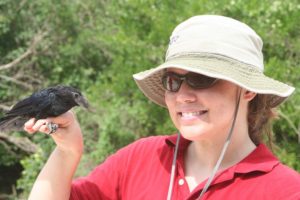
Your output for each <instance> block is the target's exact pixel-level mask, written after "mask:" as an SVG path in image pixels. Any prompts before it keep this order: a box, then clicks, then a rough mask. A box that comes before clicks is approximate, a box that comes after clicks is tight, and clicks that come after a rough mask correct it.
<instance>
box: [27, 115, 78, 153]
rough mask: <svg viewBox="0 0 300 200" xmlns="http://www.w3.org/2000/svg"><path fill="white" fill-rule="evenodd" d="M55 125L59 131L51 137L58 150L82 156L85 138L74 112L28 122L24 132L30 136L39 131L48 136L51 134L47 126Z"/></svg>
mask: <svg viewBox="0 0 300 200" xmlns="http://www.w3.org/2000/svg"><path fill="white" fill-rule="evenodd" d="M50 122H51V123H55V124H57V125H58V129H57V130H56V132H55V133H52V134H51V135H49V136H51V137H52V138H53V140H54V142H55V143H56V145H57V150H59V151H62V152H64V153H72V154H75V155H78V154H79V155H81V154H82V151H83V138H82V133H81V129H80V126H79V123H78V121H77V120H76V117H75V115H74V113H73V112H72V111H68V112H66V113H64V114H62V115H60V116H58V117H51V118H47V119H39V120H35V119H34V118H32V119H30V120H28V121H27V122H26V123H25V125H24V130H25V131H26V132H28V133H30V134H34V133H36V132H37V131H39V132H43V133H46V134H48V133H49V132H50V130H49V128H48V126H47V124H48V123H50Z"/></svg>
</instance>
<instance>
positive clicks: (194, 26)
mask: <svg viewBox="0 0 300 200" xmlns="http://www.w3.org/2000/svg"><path fill="white" fill-rule="evenodd" d="M263 67H264V66H263V55H262V41H261V39H260V37H259V36H258V35H257V34H256V33H255V32H254V31H253V30H252V29H251V28H250V27H249V26H247V25H246V24H243V23H241V22H239V21H236V20H234V19H231V18H228V17H223V16H212V15H203V16H195V17H192V18H190V19H188V20H186V21H184V22H183V23H181V24H179V25H178V26H177V27H176V28H175V30H174V31H173V33H172V36H171V38H170V44H169V47H168V51H167V54H166V62H165V63H163V64H162V65H160V66H158V67H156V68H153V69H150V70H148V71H144V72H141V73H138V74H135V75H134V79H135V80H136V82H137V84H138V86H139V88H140V89H141V90H142V92H143V93H144V94H145V95H146V96H147V97H148V98H149V99H150V100H152V101H153V102H155V103H157V104H158V105H161V106H164V107H167V109H168V111H169V113H170V117H171V119H172V121H173V123H174V125H175V127H176V128H177V129H178V133H177V134H175V135H171V136H155V137H149V138H144V139H140V140H138V141H136V142H134V143H133V144H130V145H129V146H127V147H125V148H123V149H121V150H119V151H118V152H116V153H115V154H114V155H112V156H110V157H109V158H107V160H106V161H105V162H104V163H102V164H100V165H99V166H98V167H96V168H95V170H93V171H92V172H91V173H90V174H89V175H88V176H87V177H83V178H79V179H77V180H74V181H73V182H72V177H73V175H74V172H75V170H76V167H77V165H78V163H79V160H80V157H81V155H82V149H83V144H82V136H81V130H80V127H79V124H78V122H77V121H76V119H75V117H74V115H73V113H72V112H67V113H65V114H63V115H61V116H59V117H57V118H49V119H45V120H38V121H35V120H34V119H31V120H30V121H28V122H27V123H26V124H25V130H26V131H28V132H29V133H34V132H36V131H41V132H44V133H47V132H49V130H48V128H47V126H46V125H44V124H45V123H46V122H47V123H49V122H52V123H56V124H58V126H59V128H58V129H57V131H56V133H55V134H52V135H51V136H52V138H53V139H54V141H55V142H56V144H57V147H56V149H55V150H54V152H53V153H52V155H51V156H50V158H49V160H48V161H47V163H46V165H45V166H44V168H43V170H42V171H41V173H40V175H39V177H38V178H37V180H36V182H35V184H34V187H33V189H32V192H31V195H30V198H29V199H68V198H70V199H272V200H273V199H290V200H292V199H293V200H296V199H300V175H299V173H297V172H295V171H294V170H292V169H290V168H288V167H287V166H285V165H283V164H281V163H280V162H279V161H278V159H277V158H276V157H275V156H273V155H272V153H271V152H270V151H269V150H268V149H267V148H266V146H265V145H264V144H262V143H261V137H262V135H263V134H264V132H263V130H264V129H265V127H267V125H268V122H269V120H270V119H271V117H272V108H274V107H276V106H278V105H279V104H280V103H282V102H283V101H284V100H285V99H286V98H287V97H288V96H289V95H290V94H291V93H292V92H293V90H294V88H293V87H290V86H288V85H286V84H284V83H281V82H278V81H275V80H273V79H271V78H268V77H266V76H265V75H264V74H263ZM50 131H51V130H50ZM283 186H285V187H283Z"/></svg>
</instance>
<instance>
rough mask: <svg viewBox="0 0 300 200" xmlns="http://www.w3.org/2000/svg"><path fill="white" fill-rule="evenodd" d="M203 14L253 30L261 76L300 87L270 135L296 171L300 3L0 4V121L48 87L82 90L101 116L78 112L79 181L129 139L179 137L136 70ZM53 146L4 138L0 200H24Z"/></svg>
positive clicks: (97, 0) (94, 0)
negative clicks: (260, 48) (259, 41)
mask: <svg viewBox="0 0 300 200" xmlns="http://www.w3.org/2000/svg"><path fill="white" fill-rule="evenodd" d="M199 14H221V15H226V16H230V17H233V18H236V19H238V20H241V21H243V22H245V23H247V24H249V25H250V26H251V27H253V28H254V29H255V30H256V31H257V33H258V34H259V35H260V36H261V37H262V38H263V40H264V56H265V67H266V69H265V73H266V74H267V75H270V76H273V77H274V78H276V79H278V80H281V81H283V82H286V83H288V84H291V85H293V86H295V87H296V88H297V89H296V91H295V93H294V95H293V96H292V97H291V98H290V99H289V100H288V101H287V102H286V103H284V104H283V105H282V106H281V107H280V108H279V110H278V115H279V117H278V119H277V120H276V121H275V122H274V124H273V130H274V142H275V144H276V146H275V148H274V152H275V154H276V155H277V156H278V157H279V158H280V160H281V161H282V162H283V163H285V164H287V165H289V166H290V167H292V168H294V169H295V170H298V171H299V172H300V94H299V88H300V36H299V35H300V3H299V0H289V1H285V0H281V1H278V0H251V1H244V0H219V1H210V0H180V1H175V0H156V1H154V0H127V1H126V0H84V1H83V0H64V1H60V0H38V1H35V0H0V110H1V112H0V116H1V115H3V113H4V112H5V111H6V110H8V109H9V108H10V106H12V105H13V104H14V103H16V102H17V101H18V100H19V99H20V98H24V97H26V96H27V95H29V94H31V93H32V92H34V91H36V90H38V89H41V88H43V87H48V86H53V85H57V84H65V85H71V86H74V87H77V88H79V89H81V90H82V91H83V93H84V94H85V95H86V96H87V98H88V99H89V101H90V102H91V104H92V106H93V107H94V108H95V111H96V112H94V113H89V112H85V111H83V110H81V109H74V111H75V112H76V113H77V116H78V120H79V121H80V124H81V126H82V130H83V134H84V142H85V153H84V156H83V158H82V160H81V163H80V166H79V168H78V170H77V173H76V176H83V175H86V174H87V173H88V172H89V171H90V170H92V169H93V168H94V167H95V166H96V165H97V164H99V163H100V162H102V161H103V160H104V159H105V158H106V157H107V155H109V154H111V153H112V152H114V151H116V150H117V149H119V148H120V147H122V146H124V145H126V144H128V143H130V142H132V141H133V140H136V139H138V138H140V137H145V136H149V135H156V134H170V133H174V132H175V131H176V130H175V129H174V128H173V126H172V124H171V121H170V120H169V117H168V113H167V111H166V110H165V109H164V108H160V107H158V106H156V105H154V104H153V103H151V102H149V101H148V100H147V98H146V97H144V96H143V94H142V93H141V92H140V91H139V90H138V88H137V86H136V84H135V83H134V81H133V79H132V74H134V73H136V72H139V71H141V70H145V69H148V68H150V67H154V66H156V65H158V64H160V63H161V62H163V60H164V55H165V50H166V48H167V45H168V42H169V35H170V34H171V31H172V30H173V28H174V27H175V26H176V25H177V24H178V23H180V22H181V21H183V20H185V19H187V18H189V17H191V16H193V15H199ZM53 148H54V144H53V142H52V140H51V138H50V137H48V136H47V135H44V134H36V135H34V136H29V135H27V134H25V133H24V132H14V133H9V134H8V133H0V199H26V198H27V195H28V193H29V191H30V188H31V186H32V184H33V181H34V180H35V178H36V176H37V174H38V173H39V171H40V169H41V167H42V166H43V163H44V162H45V161H46V159H47V158H48V155H49V154H50V152H51V151H52V149H53ZM57 170H59V169H57Z"/></svg>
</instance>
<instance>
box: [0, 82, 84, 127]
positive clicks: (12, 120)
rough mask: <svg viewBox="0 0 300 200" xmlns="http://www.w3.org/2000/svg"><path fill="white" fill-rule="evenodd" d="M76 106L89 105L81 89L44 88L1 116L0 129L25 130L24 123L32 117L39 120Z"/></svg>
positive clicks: (57, 114) (63, 87)
mask: <svg viewBox="0 0 300 200" xmlns="http://www.w3.org/2000/svg"><path fill="white" fill-rule="evenodd" d="M74 106H82V107H84V108H88V107H89V104H88V101H87V100H86V98H85V97H84V96H83V95H82V94H81V92H80V91H79V90H77V89H75V88H73V87H70V86H62V85H58V86H55V87H49V88H45V89H42V90H40V91H37V92H35V93H33V94H32V95H31V96H29V97H27V98H25V99H22V100H21V101H19V102H18V103H16V104H15V105H14V106H13V107H12V109H11V110H9V111H8V112H6V113H5V115H4V117H2V118H0V131H1V132H8V131H13V130H23V126H24V123H25V122H26V121H27V120H29V119H30V118H32V117H34V118H36V119H37V120H38V119H45V118H47V117H56V116H59V115H61V114H63V113H65V112H67V111H68V110H70V109H71V108H72V107H74Z"/></svg>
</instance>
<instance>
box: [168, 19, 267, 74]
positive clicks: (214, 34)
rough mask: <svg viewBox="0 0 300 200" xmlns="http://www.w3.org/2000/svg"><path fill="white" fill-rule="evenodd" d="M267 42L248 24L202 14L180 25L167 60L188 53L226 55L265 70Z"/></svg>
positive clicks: (174, 34)
mask: <svg viewBox="0 0 300 200" xmlns="http://www.w3.org/2000/svg"><path fill="white" fill-rule="evenodd" d="M262 47H263V42H262V40H261V38H260V37H259V36H258V35H257V34H256V32H255V31H254V30H253V29H251V28H250V27H249V26H248V25H246V24H244V23H242V22H239V21H237V20H235V19H232V18H229V17H224V16H217V15H201V16H195V17H192V18H190V19H188V20H186V21H184V22H182V23H181V24H179V25H178V26H177V27H176V28H175V29H174V31H173V33H172V35H171V37H170V43H169V47H168V50H167V53H166V60H169V59H172V57H177V56H180V55H185V54H197V53H211V54H218V55H222V56H226V57H229V58H232V59H235V60H237V61H240V62H242V63H245V64H249V65H251V66H253V67H256V68H257V69H259V70H260V71H263V69H264V64H263V54H262Z"/></svg>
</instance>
